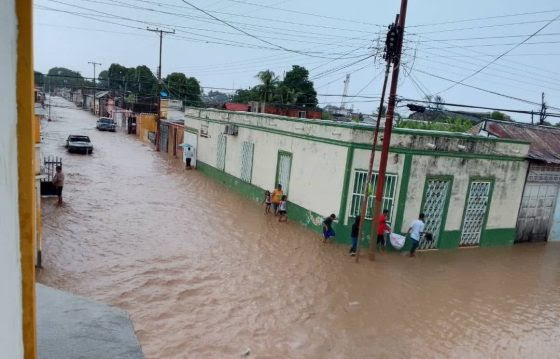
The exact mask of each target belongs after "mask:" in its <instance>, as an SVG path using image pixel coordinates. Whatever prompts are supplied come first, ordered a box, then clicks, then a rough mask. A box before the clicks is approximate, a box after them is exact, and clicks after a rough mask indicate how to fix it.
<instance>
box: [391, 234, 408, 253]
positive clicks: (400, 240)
mask: <svg viewBox="0 0 560 359" xmlns="http://www.w3.org/2000/svg"><path fill="white" fill-rule="evenodd" d="M389 240H390V241H391V245H392V246H393V247H394V248H395V249H397V250H400V249H402V247H404V242H405V241H406V237H405V236H401V235H400V234H396V233H391V234H390V235H389Z"/></svg>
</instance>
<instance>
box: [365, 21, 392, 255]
mask: <svg viewBox="0 0 560 359" xmlns="http://www.w3.org/2000/svg"><path fill="white" fill-rule="evenodd" d="M398 22H399V15H397V16H396V18H395V22H394V23H393V24H391V25H390V26H389V32H388V33H387V40H386V42H385V54H384V55H383V58H384V59H385V61H386V63H387V64H386V66H385V78H384V80H383V89H382V90H381V100H380V101H379V109H378V111H377V122H376V123H375V131H374V133H373V143H372V145H371V154H370V157H369V167H368V174H367V180H366V188H365V189H364V194H365V195H364V199H363V200H362V204H361V209H360V223H359V225H358V245H357V246H356V263H358V262H359V261H360V240H359V239H360V238H362V232H363V224H364V221H365V218H366V214H367V203H368V199H369V195H370V194H371V190H370V184H371V183H372V178H373V163H374V161H375V152H376V151H375V147H376V146H377V138H378V136H379V127H380V124H381V116H382V115H383V113H382V112H383V104H384V103H385V93H386V90H387V82H388V80H389V72H390V71H391V63H392V62H393V59H394V57H395V54H396V47H397V40H398V36H399V33H398V28H397V24H398ZM372 221H373V219H372ZM374 234H375V233H373V232H372V237H371V238H372V240H373V238H374Z"/></svg>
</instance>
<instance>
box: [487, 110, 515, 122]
mask: <svg viewBox="0 0 560 359" xmlns="http://www.w3.org/2000/svg"><path fill="white" fill-rule="evenodd" d="M490 118H491V119H493V120H498V121H511V117H510V116H508V115H506V114H505V113H503V112H500V111H494V112H492V114H490Z"/></svg>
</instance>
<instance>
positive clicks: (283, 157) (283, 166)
mask: <svg viewBox="0 0 560 359" xmlns="http://www.w3.org/2000/svg"><path fill="white" fill-rule="evenodd" d="M291 170H292V154H291V153H289V152H278V167H277V169H276V183H275V184H274V185H277V184H281V185H282V190H283V192H284V194H286V195H287V194H288V190H289V185H290V172H291Z"/></svg>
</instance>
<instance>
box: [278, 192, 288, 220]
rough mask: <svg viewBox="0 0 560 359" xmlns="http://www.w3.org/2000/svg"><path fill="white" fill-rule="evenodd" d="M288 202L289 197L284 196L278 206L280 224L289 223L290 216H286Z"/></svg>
mask: <svg viewBox="0 0 560 359" xmlns="http://www.w3.org/2000/svg"><path fill="white" fill-rule="evenodd" d="M287 201H288V196H282V200H281V201H280V204H279V205H278V214H279V215H280V218H278V222H288V216H286V202H287Z"/></svg>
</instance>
